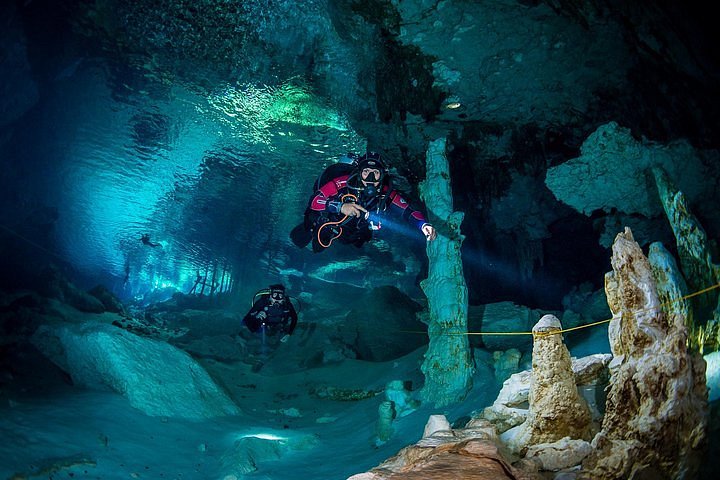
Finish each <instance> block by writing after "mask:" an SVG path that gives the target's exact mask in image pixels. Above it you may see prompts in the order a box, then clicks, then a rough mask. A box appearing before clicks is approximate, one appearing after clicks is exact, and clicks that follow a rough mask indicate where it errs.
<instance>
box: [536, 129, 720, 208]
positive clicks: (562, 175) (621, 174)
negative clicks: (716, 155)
mask: <svg viewBox="0 0 720 480" xmlns="http://www.w3.org/2000/svg"><path fill="white" fill-rule="evenodd" d="M703 155H704V153H703V152H698V151H695V150H694V149H693V147H692V146H691V145H690V144H689V143H687V142H676V143H673V144H670V145H658V144H654V143H652V142H649V141H638V140H636V139H635V138H633V136H632V134H631V132H630V130H629V129H627V128H623V127H621V126H620V125H618V124H617V123H615V122H609V123H607V124H605V125H602V126H600V127H599V128H598V129H597V130H596V131H595V132H594V133H593V134H591V135H590V136H589V137H588V138H587V140H585V142H584V143H583V145H582V147H581V155H580V157H578V158H575V159H572V160H570V161H568V162H565V163H563V164H561V165H558V166H556V167H552V168H550V169H548V172H547V175H546V178H545V183H546V184H547V186H548V188H549V189H550V190H551V191H552V192H553V194H554V195H555V196H556V197H557V198H558V199H559V200H560V201H561V202H564V203H566V204H568V205H570V206H571V207H573V208H575V209H576V210H577V211H578V212H581V213H584V214H585V215H588V216H589V215H591V214H592V213H593V212H594V211H595V210H603V211H605V212H611V211H617V212H621V213H627V214H633V213H639V214H642V215H644V216H645V217H653V216H657V215H659V214H660V213H661V206H660V205H659V204H658V202H657V200H656V198H655V196H654V194H653V191H652V190H651V189H648V188H647V178H646V172H647V171H648V170H649V169H651V168H653V167H663V168H665V169H667V170H668V171H669V172H670V174H671V176H672V177H673V178H676V179H677V182H678V185H679V186H680V188H681V189H682V190H684V191H686V192H689V193H688V194H689V195H690V197H691V198H690V199H691V200H692V201H694V200H697V199H701V198H703V197H705V196H709V195H711V194H712V193H713V192H712V189H714V188H715V187H714V185H712V184H711V183H710V182H707V181H706V179H707V178H716V172H715V171H714V170H712V169H716V168H717V167H715V166H713V164H714V163H715V162H713V161H709V159H704V158H703ZM679 158H682V159H683V161H678V159H679Z"/></svg>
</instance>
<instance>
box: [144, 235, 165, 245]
mask: <svg viewBox="0 0 720 480" xmlns="http://www.w3.org/2000/svg"><path fill="white" fill-rule="evenodd" d="M140 241H141V242H142V243H143V244H144V245H147V246H149V247H162V244H160V243H156V242H153V241H151V240H150V234H148V233H143V234H142V237H141V238H140Z"/></svg>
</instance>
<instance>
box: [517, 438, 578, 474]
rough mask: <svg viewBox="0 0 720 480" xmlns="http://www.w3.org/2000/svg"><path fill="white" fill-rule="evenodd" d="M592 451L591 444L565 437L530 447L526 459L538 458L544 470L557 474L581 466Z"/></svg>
mask: <svg viewBox="0 0 720 480" xmlns="http://www.w3.org/2000/svg"><path fill="white" fill-rule="evenodd" d="M591 451H592V447H591V446H590V443H588V442H586V441H585V440H572V439H570V437H565V438H562V439H560V440H558V441H557V442H553V443H541V444H538V445H532V446H530V447H529V448H528V451H527V454H525V458H527V459H533V458H536V459H538V460H539V461H540V463H541V465H542V467H541V469H542V470H550V471H554V472H557V471H558V470H562V469H565V468H570V467H574V466H575V465H579V464H580V462H582V461H583V459H584V458H585V457H587V456H588V455H589V454H590V452H591Z"/></svg>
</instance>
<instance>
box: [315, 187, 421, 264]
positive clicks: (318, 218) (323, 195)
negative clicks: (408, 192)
mask: <svg viewBox="0 0 720 480" xmlns="http://www.w3.org/2000/svg"><path fill="white" fill-rule="evenodd" d="M351 179H352V180H355V179H356V178H353V175H352V174H346V175H341V176H338V177H335V178H333V179H332V180H330V181H329V182H327V183H325V184H323V185H321V186H320V187H319V188H318V190H317V192H316V193H315V196H313V197H312V199H311V200H310V205H309V206H308V209H307V211H306V213H305V228H306V229H308V230H311V231H312V232H313V238H312V245H313V251H315V252H319V251H322V250H324V249H325V248H327V247H328V246H329V243H330V240H331V239H333V238H335V237H337V240H338V241H340V242H342V243H347V244H353V245H355V246H357V247H360V246H361V245H362V244H363V243H365V242H367V241H368V240H370V239H371V238H372V235H373V233H372V232H373V228H371V227H372V225H371V224H370V222H373V223H374V225H375V228H377V224H378V222H379V221H381V220H382V217H383V216H384V215H390V216H393V217H395V218H398V219H402V220H405V221H406V222H407V223H409V224H410V225H412V226H414V227H415V228H417V229H418V230H420V231H422V227H423V225H425V224H426V223H427V220H425V216H424V215H423V214H422V212H420V211H419V210H416V209H414V208H413V207H412V206H411V205H410V204H409V203H408V202H407V200H405V198H403V196H402V195H401V194H400V193H399V192H398V191H397V190H395V189H393V188H392V187H391V186H390V185H389V184H388V183H387V182H386V183H383V184H381V185H380V186H379V187H378V189H377V190H378V192H377V195H368V194H367V193H366V191H367V190H368V189H367V187H366V188H365V189H364V190H359V189H357V188H352V187H351V186H350V185H348V180H350V181H352V180H351ZM346 202H355V203H357V204H358V205H360V206H362V207H364V208H365V209H366V210H367V211H368V212H370V216H369V218H367V219H366V218H362V217H360V218H358V217H346V216H345V215H344V214H342V213H341V208H342V205H343V203H346ZM328 222H333V223H330V224H327V225H326V226H325V227H322V225H323V224H326V223H328ZM334 222H340V223H337V224H334ZM339 228H342V232H340V230H339ZM318 230H320V235H319V236H318ZM338 235H339V236H338Z"/></svg>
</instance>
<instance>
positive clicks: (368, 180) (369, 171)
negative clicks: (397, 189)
mask: <svg viewBox="0 0 720 480" xmlns="http://www.w3.org/2000/svg"><path fill="white" fill-rule="evenodd" d="M360 180H361V181H362V183H363V185H364V186H366V187H367V186H368V185H372V186H373V187H377V186H378V185H380V170H379V169H377V168H363V169H362V171H361V172H360Z"/></svg>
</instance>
